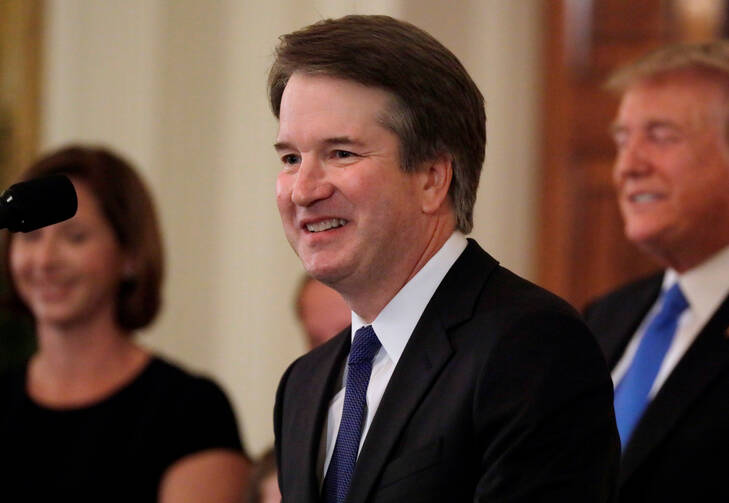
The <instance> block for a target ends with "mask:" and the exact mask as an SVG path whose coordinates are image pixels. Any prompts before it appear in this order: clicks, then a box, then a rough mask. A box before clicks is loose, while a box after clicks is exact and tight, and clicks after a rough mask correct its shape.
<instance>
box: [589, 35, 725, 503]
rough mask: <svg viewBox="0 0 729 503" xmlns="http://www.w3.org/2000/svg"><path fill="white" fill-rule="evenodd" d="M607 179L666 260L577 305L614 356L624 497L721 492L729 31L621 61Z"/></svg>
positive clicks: (630, 227)
mask: <svg viewBox="0 0 729 503" xmlns="http://www.w3.org/2000/svg"><path fill="white" fill-rule="evenodd" d="M609 85H610V86H611V87H612V88H613V89H616V90H618V91H619V92H621V93H622V101H621V103H620V108H619V110H618V114H617V118H616V119H615V122H614V124H613V136H614V139H615V144H616V146H617V158H616V161H615V166H614V181H615V186H616V189H617V195H618V202H619V205H620V210H621V213H622V215H623V219H624V224H625V234H626V236H627V237H628V239H629V240H630V241H632V242H633V243H635V244H636V245H637V246H639V247H640V248H641V249H642V250H643V251H645V252H646V253H647V254H648V255H650V256H651V257H653V258H654V259H655V260H656V261H657V262H658V263H660V264H661V265H662V266H663V267H665V271H663V272H661V273H660V274H657V275H655V276H652V277H650V278H647V279H643V280H640V281H637V282H635V283H632V284H629V285H627V286H624V287H622V288H620V289H618V290H617V291H615V292H613V293H610V294H608V295H607V296H605V297H603V298H602V299H599V300H598V301H597V302H596V303H594V304H593V305H591V306H589V307H588V308H587V310H586V318H587V321H588V324H589V325H590V326H591V328H592V329H593V331H594V332H595V333H596V334H597V335H598V337H599V340H600V344H601V345H602V348H603V351H604V353H605V355H606V357H607V359H608V363H609V364H610V366H611V367H612V376H613V381H614V383H615V412H616V417H617V421H618V428H619V431H620V437H621V441H622V467H621V472H622V473H621V477H620V501H622V502H649V501H729V484H727V483H726V474H727V473H729V456H727V446H728V445H729V420H727V418H729V399H728V397H729V298H728V295H729V129H728V127H729V43H728V42H725V41H721V42H712V43H705V44H694V45H678V46H672V47H668V48H664V49H662V50H660V51H657V52H654V53H652V54H650V55H648V56H647V57H645V58H644V59H642V60H640V61H638V62H637V63H634V64H632V65H630V66H628V67H626V68H623V69H622V70H620V71H619V72H618V73H617V74H616V75H615V76H614V77H613V78H612V79H611V81H610V83H609Z"/></svg>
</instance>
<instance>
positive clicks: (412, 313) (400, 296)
mask: <svg viewBox="0 0 729 503" xmlns="http://www.w3.org/2000/svg"><path fill="white" fill-rule="evenodd" d="M467 245H468V241H467V240H466V237H465V236H464V235H463V234H462V233H460V232H458V231H455V232H454V233H453V234H451V237H450V238H448V240H447V241H446V242H445V243H444V244H443V246H442V247H441V248H440V250H438V251H437V252H436V253H435V255H433V256H432V257H431V258H430V260H429V261H428V262H427V263H426V264H425V265H424V266H423V268H422V269H420V271H418V272H417V273H416V274H415V276H413V278H412V279H411V280H410V281H408V282H407V283H406V284H405V286H403V287H402V288H401V289H400V291H399V292H397V294H396V295H395V296H394V297H393V298H392V299H391V300H390V302H388V303H387V305H386V306H385V307H384V308H383V309H382V311H380V314H378V315H377V317H376V318H375V320H374V321H373V322H372V328H373V329H374V330H375V333H376V334H377V338H378V339H379V340H380V343H382V347H383V349H384V350H385V352H386V353H387V356H389V358H390V359H391V360H392V361H393V363H394V364H396V365H397V362H398V360H399V359H400V355H402V352H403V350H404V349H405V345H406V344H407V342H408V340H409V339H410V335H411V334H412V333H413V330H414V329H415V325H416V324H417V323H418V320H419V319H420V316H421V315H422V314H423V311H425V307H426V306H427V305H428V302H430V299H431V297H433V294H434V293H435V290H436V289H437V288H438V285H440V283H441V281H443V278H444V277H445V275H446V274H447V273H448V271H449V270H450V268H451V267H452V266H453V264H454V263H455V262H456V260H457V259H458V257H460V255H461V253H463V250H465V249H466V246H467ZM365 325H367V323H365V321H364V320H363V319H362V318H360V317H359V316H358V315H357V314H356V313H355V312H352V338H354V334H355V333H356V332H357V330H359V329H360V328H361V327H363V326H365Z"/></svg>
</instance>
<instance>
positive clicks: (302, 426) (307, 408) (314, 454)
mask: <svg viewBox="0 0 729 503" xmlns="http://www.w3.org/2000/svg"><path fill="white" fill-rule="evenodd" d="M350 340H351V335H350V329H349V328H347V329H346V330H344V331H343V332H342V333H340V334H339V335H338V336H337V338H336V339H335V340H334V341H332V345H333V347H331V348H324V347H322V348H320V350H325V352H324V354H323V355H322V357H321V358H319V359H316V360H315V361H314V364H313V365H311V369H310V378H309V379H308V380H307V382H306V383H304V384H303V386H301V388H300V389H299V392H300V393H301V397H300V399H299V400H298V404H299V408H298V410H297V412H296V418H297V419H296V431H293V432H289V438H301V439H303V442H302V443H301V444H298V443H297V444H295V445H297V446H299V449H297V450H296V451H294V452H289V454H288V456H289V457H290V458H291V459H292V460H293V461H292V463H290V465H289V466H290V467H292V468H293V469H301V468H302V467H308V470H309V476H308V477H305V478H304V477H300V478H298V477H297V480H301V481H302V483H303V484H304V486H303V487H301V488H296V489H295V490H294V491H292V494H298V495H302V496H304V495H307V496H305V497H303V499H301V500H300V501H302V502H304V501H306V502H309V501H319V477H318V474H317V468H318V460H319V449H320V443H321V438H322V428H323V427H324V426H323V425H324V424H325V423H326V416H327V411H328V410H329V402H330V400H331V398H332V397H333V396H334V393H335V392H336V389H335V387H336V384H337V381H338V378H339V376H340V374H341V371H342V366H343V365H344V361H345V359H346V357H347V354H348V353H349V346H350ZM326 350H328V351H326ZM315 351H316V350H315ZM312 404H316V405H315V406H312ZM297 501H299V500H297Z"/></svg>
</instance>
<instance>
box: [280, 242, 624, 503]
mask: <svg viewBox="0 0 729 503" xmlns="http://www.w3.org/2000/svg"><path fill="white" fill-rule="evenodd" d="M349 343H350V332H349V330H346V331H345V332H343V333H341V334H339V335H338V336H337V337H336V338H335V339H333V340H331V341H329V342H328V343H327V344H325V345H323V346H320V347H319V348H317V349H315V350H313V351H312V352H310V353H308V354H307V355H304V356H303V357H301V358H300V359H298V360H297V361H295V362H294V363H293V364H292V365H291V366H290V367H289V369H288V370H287V371H286V373H285V374H284V376H283V378H282V379H281V383H280V385H279V389H278V393H277V396H276V407H275V412H274V416H275V418H274V423H275V433H276V453H277V456H278V460H279V470H280V472H279V483H280V486H281V490H282V494H283V501H284V502H285V503H303V502H315V501H318V499H319V496H318V493H319V489H318V488H319V481H318V477H317V474H316V464H317V457H318V453H319V446H320V441H321V436H322V428H323V425H324V422H325V420H326V415H327V409H328V406H329V402H330V400H331V398H332V397H333V395H334V394H335V393H336V391H337V389H336V387H337V381H338V379H340V377H339V376H340V373H341V369H342V367H343V365H344V364H345V360H346V357H347V354H348V351H349ZM618 458H619V444H618V439H617V429H616V426H615V418H614V415H613V411H612V385H611V382H610V377H609V374H608V371H607V367H606V365H605V363H604V360H603V358H602V355H601V354H600V351H599V349H598V347H597V344H596V343H595V341H594V338H593V337H592V335H591V334H590V333H589V332H588V330H587V328H586V327H585V325H584V324H583V322H582V321H580V319H579V317H578V316H577V314H576V313H575V312H574V311H573V310H572V309H571V308H570V307H569V306H568V305H567V304H565V303H564V302H563V301H561V300H560V299H558V298H557V297H555V296H554V295H552V294H550V293H548V292H546V291H544V290H542V289H540V288H538V287H536V286H535V285H532V284H531V283H528V282H527V281H525V280H523V279H521V278H519V277H517V276H516V275H514V274H512V273H511V272H509V271H507V270H506V269H504V268H502V267H500V266H499V265H498V263H497V262H496V261H495V260H494V259H493V258H491V257H490V256H489V255H488V254H487V253H486V252H484V251H483V250H482V249H481V248H479V246H478V245H477V244H476V243H475V242H474V241H470V242H469V245H468V247H467V248H466V250H465V251H464V253H463V254H462V255H461V257H459V259H458V260H457V261H456V263H455V264H454V266H453V267H452V268H451V270H450V271H449V272H448V274H447V275H446V277H445V278H444V279H443V281H442V283H441V285H440V286H439V287H438V289H437V291H436V292H435V294H434V296H433V298H432V299H431V301H430V303H429V304H428V306H427V308H426V309H425V311H424V313H423V315H422V317H421V318H420V320H419V322H418V324H417V326H416V328H415V330H414V331H413V334H412V336H411V338H410V340H409V342H408V344H407V346H406V347H405V350H404V352H403V354H402V356H401V358H400V360H399V362H398V364H397V367H396V368H395V371H394V373H393V375H392V378H391V380H390V382H389V384H388V386H387V389H386V390H385V393H384V395H383V397H382V401H381V402H380V406H379V408H378V410H377V413H376V414H375V417H374V419H373V421H372V425H371V427H370V430H369V433H368V435H367V437H366V440H365V442H364V445H363V446H362V450H361V452H360V456H359V459H358V461H357V466H356V469H355V473H354V477H353V480H352V484H351V487H350V493H349V499H348V502H351V503H364V502H383V503H384V502H407V503H414V502H431V501H432V502H439V503H442V502H466V501H489V502H506V501H508V502H516V501H520V502H521V501H523V502H539V501H559V502H573V501H574V502H581V503H586V502H597V501H609V500H610V498H611V494H612V493H613V492H614V484H615V482H616V477H617V468H618V467H617V463H618Z"/></svg>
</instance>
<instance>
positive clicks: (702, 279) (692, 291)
mask: <svg viewBox="0 0 729 503" xmlns="http://www.w3.org/2000/svg"><path fill="white" fill-rule="evenodd" d="M727 278H729V246H727V247H725V248H724V249H723V250H721V251H719V252H718V253H715V254H714V255H713V256H712V257H711V258H709V259H708V260H705V261H704V262H702V263H701V264H699V265H698V266H696V267H694V268H693V269H691V270H689V271H686V272H684V273H683V274H678V273H677V272H676V271H675V270H673V269H669V270H668V271H667V272H666V275H665V276H664V278H663V289H664V290H665V289H666V288H668V287H670V286H671V285H673V284H674V283H675V282H676V281H678V282H679V283H680V285H681V290H682V291H683V294H684V295H685V296H686V300H687V301H688V303H689V305H690V307H691V310H692V311H693V312H694V313H696V316H697V317H698V319H699V320H701V321H702V324H703V323H705V322H707V321H709V318H711V315H712V314H714V311H716V309H717V308H718V307H719V304H721V302H722V301H723V300H724V298H725V297H726V296H727V295H729V281H727Z"/></svg>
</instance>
